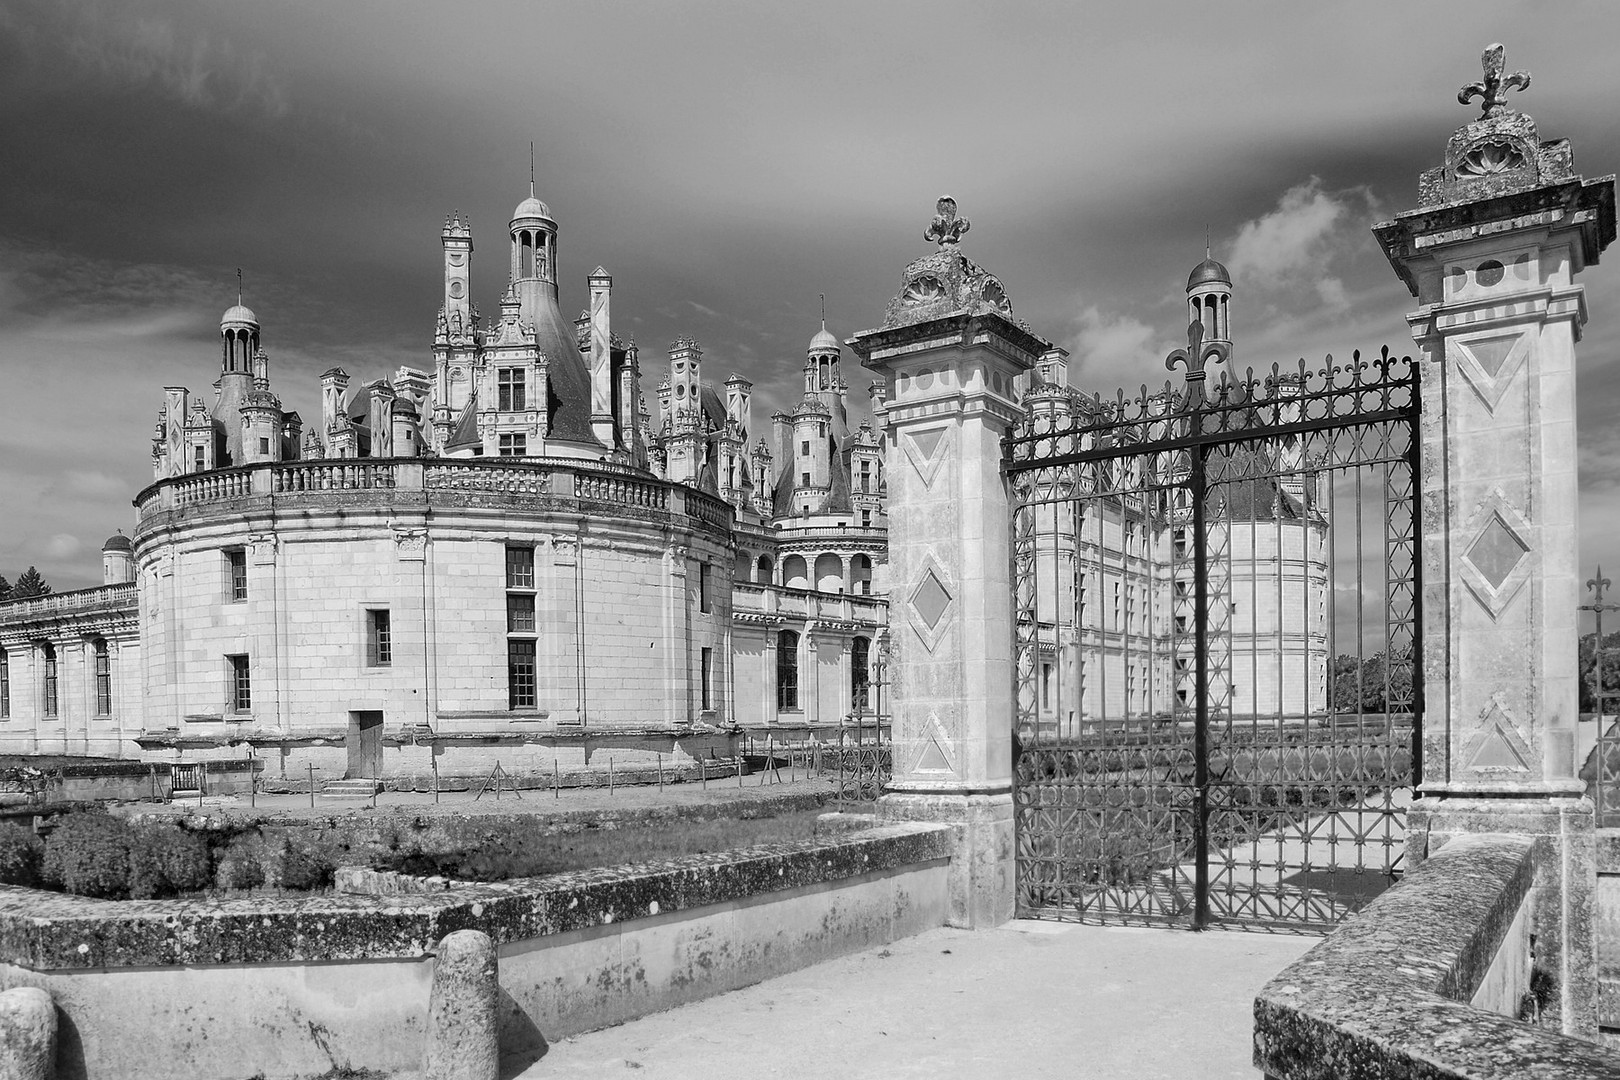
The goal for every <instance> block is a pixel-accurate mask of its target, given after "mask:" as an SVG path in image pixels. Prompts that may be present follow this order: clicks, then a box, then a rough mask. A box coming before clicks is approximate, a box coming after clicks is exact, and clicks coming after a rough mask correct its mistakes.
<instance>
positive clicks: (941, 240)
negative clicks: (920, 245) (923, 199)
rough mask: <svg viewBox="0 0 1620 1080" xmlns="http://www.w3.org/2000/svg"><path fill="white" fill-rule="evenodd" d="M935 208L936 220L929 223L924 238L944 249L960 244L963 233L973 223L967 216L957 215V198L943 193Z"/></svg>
mask: <svg viewBox="0 0 1620 1080" xmlns="http://www.w3.org/2000/svg"><path fill="white" fill-rule="evenodd" d="M934 210H935V213H934V220H933V221H932V222H930V223H929V226H928V231H927V232H925V233H923V239H924V240H931V241H933V242H934V243H937V244H938V245H939V246H940V247H941V248H942V249H943V248H945V247H947V246H949V247H955V246H956V245H957V244H960V243H961V242H962V234H963V233H965V232H967V231H968V230H969V229H971V228H972V227H973V224H972V222H970V221H968V219H967V218H959V217H957V216H956V200H955V199H953V198H951V197H950V196H949V195H941V196H940V197H939V202H937V203H935V204H934Z"/></svg>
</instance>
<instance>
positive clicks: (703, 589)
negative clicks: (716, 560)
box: [698, 562, 709, 708]
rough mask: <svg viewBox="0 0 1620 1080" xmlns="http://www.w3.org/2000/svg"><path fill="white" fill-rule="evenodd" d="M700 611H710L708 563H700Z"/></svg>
mask: <svg viewBox="0 0 1620 1080" xmlns="http://www.w3.org/2000/svg"><path fill="white" fill-rule="evenodd" d="M698 610H699V611H701V612H704V613H705V614H707V613H708V610H709V564H708V563H706V562H703V563H698ZM704 708H708V706H707V705H705V706H704Z"/></svg>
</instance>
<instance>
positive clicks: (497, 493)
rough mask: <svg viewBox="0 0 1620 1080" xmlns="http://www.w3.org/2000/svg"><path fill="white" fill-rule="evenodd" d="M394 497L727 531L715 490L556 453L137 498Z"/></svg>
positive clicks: (215, 483)
mask: <svg viewBox="0 0 1620 1080" xmlns="http://www.w3.org/2000/svg"><path fill="white" fill-rule="evenodd" d="M352 498H360V499H363V500H364V501H368V502H371V501H376V500H378V499H379V498H380V499H382V500H385V501H386V500H391V499H398V500H399V501H401V502H402V503H403V502H409V503H411V504H412V505H417V506H420V505H422V504H423V503H426V504H427V505H429V506H431V505H433V504H434V502H435V501H441V502H443V503H444V504H445V505H454V506H467V505H475V504H480V503H482V502H484V501H489V502H490V503H491V504H492V505H493V504H497V503H498V504H500V505H503V506H509V505H510V504H511V503H512V502H513V501H514V500H516V501H519V502H523V503H528V504H530V505H531V506H532V507H533V508H534V509H540V510H547V511H562V512H567V511H570V510H581V509H589V511H590V512H591V513H601V512H603V511H604V510H605V511H607V512H608V513H609V514H611V513H612V512H613V510H614V509H615V508H618V509H620V510H622V511H624V512H625V513H626V514H627V515H628V516H634V517H648V516H651V517H655V518H657V517H666V516H667V517H672V518H676V519H678V520H680V521H683V522H688V523H693V524H696V525H698V526H699V527H700V528H701V529H703V530H704V531H706V532H712V533H716V534H726V535H729V533H730V531H731V527H732V511H731V507H730V506H729V505H727V504H726V503H725V502H723V501H722V500H719V499H716V498H714V497H713V496H710V495H705V494H703V493H701V492H698V491H694V490H692V489H690V488H687V487H685V486H683V485H680V484H674V483H670V482H668V481H665V480H660V479H658V478H656V477H653V476H650V475H648V474H646V473H642V472H638V471H636V470H634V469H630V468H627V467H625V466H622V465H616V464H613V463H610V462H581V461H575V460H571V459H562V458H549V459H547V458H539V459H536V458H526V459H479V458H457V459H443V458H387V459H375V460H373V459H363V458H362V459H342V460H318V461H289V462H265V463H262V464H256V465H243V466H236V467H233V468H228V469H216V470H213V471H211V472H206V473H198V474H194V475H186V476H177V477H173V478H170V479H166V480H160V481H158V482H157V483H155V484H153V485H151V486H150V487H148V488H146V489H145V490H144V491H142V492H141V493H140V494H139V495H138V496H136V499H135V506H136V508H137V510H138V511H139V516H140V520H141V522H142V524H143V525H145V524H146V523H147V522H148V521H150V520H151V519H153V518H155V517H157V516H158V515H162V514H178V515H183V516H191V515H195V514H207V513H213V512H222V513H240V512H241V511H242V510H244V509H246V508H247V505H248V504H250V503H253V502H259V501H268V502H269V503H270V505H271V506H275V505H278V504H287V505H289V506H291V505H297V504H299V503H304V502H308V503H313V504H315V505H321V504H323V503H328V502H334V501H336V502H342V501H344V500H346V499H352Z"/></svg>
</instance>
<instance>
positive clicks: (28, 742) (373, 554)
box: [0, 187, 887, 777]
mask: <svg viewBox="0 0 1620 1080" xmlns="http://www.w3.org/2000/svg"><path fill="white" fill-rule="evenodd" d="M508 236H509V255H510V267H509V269H510V279H509V284H508V287H507V289H506V292H505V294H504V295H503V296H502V298H501V301H500V311H499V315H498V317H497V318H495V319H493V320H490V321H488V322H486V321H485V320H484V319H482V318H481V316H480V314H479V312H478V310H477V308H476V306H475V305H474V304H473V303H472V300H471V296H470V294H471V263H472V255H473V238H472V230H471V227H470V225H469V224H468V222H467V221H466V220H464V219H463V218H462V217H461V215H459V214H456V215H452V216H451V218H450V219H449V220H447V222H446V224H445V227H444V229H443V231H442V233H441V237H440V238H441V244H442V248H443V254H444V262H443V274H444V301H443V306H442V307H441V309H440V312H439V315H438V319H437V323H436V327H435V333H434V337H433V343H432V360H433V362H432V365H431V367H430V368H428V369H426V370H419V369H415V368H410V367H401V368H400V369H398V370H397V371H396V372H395V373H394V375H393V377H392V378H391V379H380V380H375V381H371V382H367V383H364V384H363V385H359V386H357V385H355V384H354V382H353V381H352V380H351V378H350V376H349V374H348V373H347V372H345V371H344V370H343V369H341V368H332V369H331V370H328V371H327V372H325V373H324V374H323V375H322V376H321V401H322V407H321V417H320V421H319V424H318V426H316V425H310V426H309V427H306V425H305V422H304V420H303V419H302V418H301V417H300V416H299V415H298V414H297V413H296V412H292V411H288V410H284V409H283V407H282V404H281V401H280V399H279V398H278V397H277V396H276V393H275V390H274V386H273V383H272V380H271V371H270V361H269V358H268V355H267V353H266V351H265V349H264V347H263V342H262V334H263V330H264V328H263V326H262V325H261V323H260V321H259V319H258V316H257V315H256V314H255V313H254V312H253V311H251V310H249V309H248V308H247V307H245V306H243V305H242V304H241V303H240V302H239V303H237V304H236V305H235V306H233V307H231V308H230V309H229V310H228V311H226V313H225V315H224V317H223V318H222V319H221V322H220V341H221V360H220V370H219V377H218V380H217V381H216V382H215V384H214V387H213V389H214V393H213V394H212V396H211V397H209V396H206V395H197V394H193V393H192V392H191V391H190V390H189V389H187V388H185V387H170V388H167V389H166V390H165V391H164V395H165V396H164V401H163V407H162V410H161V413H160V417H159V423H158V427H157V431H156V437H155V439H154V441H153V446H152V465H153V483H152V485H151V486H150V487H148V488H146V489H145V490H144V491H142V492H140V493H139V494H138V495H137V496H136V499H135V506H136V510H137V524H136V528H135V530H134V534H133V536H132V537H129V538H125V537H123V536H122V535H119V536H117V537H114V538H113V539H112V540H110V541H109V542H108V545H107V552H106V559H105V567H104V569H105V575H104V576H105V581H106V584H105V585H104V586H103V587H102V588H99V589H89V590H83V591H81V592H77V593H68V594H62V595H56V596H50V597H45V598H40V599H37V600H27V601H20V602H17V603H13V604H9V605H4V606H0V650H3V651H0V753H22V754H30V753H67V754H85V755H99V756H109V757H132V756H157V757H160V758H165V759H169V758H173V757H175V756H176V755H182V756H187V757H195V756H202V757H209V756H219V757H226V756H229V757H236V756H240V755H241V754H242V753H244V752H247V753H252V754H254V755H257V756H260V757H264V758H267V759H269V765H268V767H269V769H270V770H271V772H272V773H278V772H279V773H281V774H285V775H287V776H289V777H296V776H302V775H305V774H306V772H307V769H308V768H309V767H310V766H311V765H313V766H314V767H315V768H316V769H317V770H319V772H320V774H321V775H322V776H325V777H331V776H333V775H337V774H339V773H342V774H346V775H348V776H361V777H364V776H371V777H380V776H385V775H395V774H399V773H418V774H420V773H424V772H426V771H429V770H431V769H432V768H433V767H435V766H438V767H439V768H441V769H442V770H447V771H450V772H455V771H469V770H481V769H487V768H488V767H489V764H490V763H491V762H492V761H493V760H494V759H495V758H499V759H500V760H502V762H503V764H504V765H505V766H506V768H507V769H508V770H512V771H518V770H525V771H544V772H550V771H551V770H552V769H553V768H554V767H556V766H557V765H560V766H561V767H564V768H567V767H573V766H577V765H578V764H580V763H581V758H584V759H586V760H588V759H589V757H590V754H591V751H592V749H593V748H596V747H601V746H613V747H616V748H617V750H616V752H617V753H618V754H619V756H620V759H621V760H624V759H626V758H633V757H634V756H635V755H636V754H637V753H638V752H639V753H645V754H647V755H651V754H652V753H653V752H662V753H664V754H666V755H670V754H703V753H708V752H716V751H717V750H720V749H722V748H724V747H727V746H729V743H728V742H727V741H726V739H725V734H726V732H728V731H729V730H730V729H732V728H734V727H735V726H737V725H742V726H758V725H776V724H782V723H786V724H789V725H791V726H794V727H802V726H807V725H817V724H828V723H832V724H836V723H838V722H839V721H840V720H841V719H842V718H844V717H846V716H849V715H851V714H852V713H859V712H863V711H864V712H866V713H870V712H871V711H872V710H873V708H874V705H875V702H874V701H873V700H872V697H871V695H870V691H869V686H870V684H871V676H870V672H871V670H872V666H873V663H874V660H876V659H877V657H878V655H879V650H878V648H877V645H878V643H879V641H880V638H881V634H882V630H883V628H884V626H885V625H886V623H887V613H886V604H885V601H884V599H883V595H882V593H883V588H884V577H883V562H884V551H885V543H884V520H883V498H882V484H883V478H882V473H881V464H880V462H881V451H880V446H879V437H878V435H877V433H876V432H874V431H873V430H872V428H871V427H870V426H869V425H861V426H859V427H858V428H856V429H854V430H851V427H850V424H849V422H848V419H847V411H846V406H845V396H846V393H847V388H846V386H845V384H844V382H843V378H842V375H841V374H840V370H839V355H840V353H841V347H840V346H839V344H838V342H837V340H836V339H835V338H834V337H833V336H832V335H831V334H829V333H828V332H827V331H826V328H825V326H823V327H822V330H821V332H819V333H818V334H817V335H816V336H815V339H814V340H813V341H812V342H811V346H810V349H809V350H808V353H807V358H806V361H805V372H806V376H805V378H806V381H805V394H804V397H803V400H802V401H801V402H800V403H799V404H798V405H797V406H796V407H795V409H794V410H793V412H792V414H791V415H778V416H777V417H776V418H775V421H776V423H775V425H774V430H773V431H772V432H771V436H770V440H769V441H767V439H766V438H765V436H764V434H763V433H759V432H755V431H754V430H753V429H752V427H751V415H750V395H751V390H752V387H751V385H750V384H749V383H748V381H747V380H746V379H743V378H741V377H740V376H737V375H733V376H731V378H730V379H728V380H727V381H726V383H725V389H724V395H725V396H724V399H723V400H722V398H721V395H720V393H719V392H717V391H716V390H715V389H714V387H713V386H712V385H711V384H709V383H708V382H706V381H705V380H704V378H703V375H702V368H701V363H702V350H701V348H700V347H699V346H698V344H697V342H695V341H692V340H689V339H682V340H680V341H677V342H676V343H675V344H674V345H673V346H672V347H671V350H670V356H669V365H670V369H669V370H670V377H669V378H668V379H666V380H664V383H663V385H662V386H661V387H660V389H659V405H660V409H659V415H658V417H657V419H656V422H655V418H654V417H653V416H652V414H651V413H650V412H649V410H648V409H647V407H646V402H645V398H644V396H643V394H642V392H641V388H640V377H641V370H640V360H639V357H638V350H637V348H636V346H635V345H634V344H633V343H631V342H627V341H625V340H623V339H622V338H621V337H620V336H619V335H618V334H616V333H615V332H614V331H613V329H612V323H611V295H612V284H613V282H612V278H611V277H610V276H609V275H608V274H607V273H606V272H605V271H604V270H603V269H601V268H600V267H599V268H597V270H596V271H595V272H594V273H593V274H591V275H590V277H589V290H590V306H589V308H588V309H587V310H586V311H585V312H584V313H582V314H581V316H580V317H579V318H578V319H576V320H574V322H573V325H572V327H570V326H569V325H568V323H567V322H565V321H564V319H563V317H562V314H561V310H560V308H559V306H558V295H557V278H556V270H557V223H556V221H555V219H554V218H553V217H552V216H551V211H550V209H549V208H548V207H547V206H546V205H545V204H544V203H543V202H541V201H540V200H539V199H537V198H535V197H534V195H533V190H532V187H531V191H530V196H529V197H528V198H526V199H524V200H523V201H522V202H521V203H520V204H519V205H518V207H517V209H516V211H515V212H514V214H513V217H512V220H511V223H510V226H509V229H508Z"/></svg>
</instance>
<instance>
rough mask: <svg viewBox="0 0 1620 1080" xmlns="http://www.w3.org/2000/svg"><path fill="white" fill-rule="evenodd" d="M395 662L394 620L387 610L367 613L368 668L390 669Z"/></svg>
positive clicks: (379, 609) (374, 609)
mask: <svg viewBox="0 0 1620 1080" xmlns="http://www.w3.org/2000/svg"><path fill="white" fill-rule="evenodd" d="M393 662H394V619H393V615H392V614H391V613H390V612H389V610H388V609H387V608H372V609H370V610H368V611H367V612H366V667H388V666H390V665H391V664H393Z"/></svg>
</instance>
